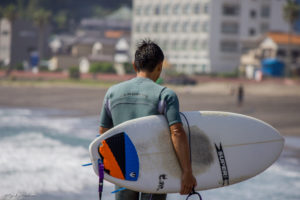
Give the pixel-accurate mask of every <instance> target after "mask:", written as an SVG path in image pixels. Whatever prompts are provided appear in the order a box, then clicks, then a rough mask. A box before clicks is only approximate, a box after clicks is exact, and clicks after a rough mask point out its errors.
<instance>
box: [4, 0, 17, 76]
mask: <svg viewBox="0 0 300 200" xmlns="http://www.w3.org/2000/svg"><path fill="white" fill-rule="evenodd" d="M3 17H4V18H6V19H7V20H8V21H9V22H10V25H11V29H13V28H14V23H15V21H16V19H17V17H18V13H17V8H16V6H15V5H14V4H10V5H8V6H7V7H5V8H4V9H3ZM12 70H13V66H12V65H9V66H8V68H7V70H6V76H9V75H10V73H11V71H12Z"/></svg>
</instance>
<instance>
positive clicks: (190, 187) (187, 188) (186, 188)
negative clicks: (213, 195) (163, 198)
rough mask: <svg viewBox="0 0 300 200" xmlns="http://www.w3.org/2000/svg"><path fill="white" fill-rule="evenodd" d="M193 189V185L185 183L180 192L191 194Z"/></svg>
mask: <svg viewBox="0 0 300 200" xmlns="http://www.w3.org/2000/svg"><path fill="white" fill-rule="evenodd" d="M192 190H193V185H185V186H183V187H182V188H181V191H180V194H189V193H191V192H192Z"/></svg>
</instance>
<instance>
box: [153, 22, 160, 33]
mask: <svg viewBox="0 0 300 200" xmlns="http://www.w3.org/2000/svg"><path fill="white" fill-rule="evenodd" d="M153 32H155V33H157V32H159V23H158V22H156V23H154V25H153Z"/></svg>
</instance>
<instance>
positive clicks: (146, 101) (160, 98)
mask: <svg viewBox="0 0 300 200" xmlns="http://www.w3.org/2000/svg"><path fill="white" fill-rule="evenodd" d="M163 60H164V54H163V52H162V50H161V48H160V47H159V46H158V45H157V44H155V43H154V42H152V41H150V40H143V41H142V42H141V43H140V44H139V45H138V47H137V50H136V52H135V60H134V63H133V67H134V69H135V71H136V74H137V76H136V77H135V78H133V79H131V80H129V81H125V82H122V83H119V84H117V85H114V86H112V87H111V88H109V89H108V91H107V93H106V95H105V98H104V101H103V107H102V111H101V115H100V134H102V133H104V132H106V131H107V130H109V129H110V128H112V127H114V126H116V125H118V124H121V123H123V122H125V121H128V120H131V119H135V118H140V117H145V116H149V115H158V114H163V115H164V116H165V117H166V119H167V121H168V124H169V127H170V133H171V140H172V143H173V147H174V150H175V153H176V155H177V158H178V160H179V163H180V166H181V169H182V176H181V191H180V193H181V194H189V193H190V192H192V189H193V188H194V187H195V186H196V185H197V182H196V179H195V177H194V176H193V174H192V167H191V162H190V153H189V144H188V141H187V137H186V133H185V131H184V129H183V126H182V122H181V119H180V112H179V102H178V98H177V95H176V93H175V92H174V91H172V90H171V89H169V88H166V87H163V86H160V85H158V84H156V83H155V82H156V80H157V79H158V78H159V76H160V74H161V71H162V63H163ZM141 134H143V133H141ZM149 142H150V143H151V141H149ZM116 188H117V189H118V186H116ZM150 196H152V199H153V200H161V199H166V195H165V194H153V195H151V194H144V193H142V199H147V200H148V199H149V197H150ZM138 198H139V193H138V192H135V191H131V190H129V189H126V190H122V191H120V192H118V193H116V200H126V199H130V200H135V199H136V200H137V199H138Z"/></svg>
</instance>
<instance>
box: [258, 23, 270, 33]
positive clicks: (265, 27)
mask: <svg viewBox="0 0 300 200" xmlns="http://www.w3.org/2000/svg"><path fill="white" fill-rule="evenodd" d="M268 30H269V24H266V23H262V24H261V25H260V32H261V33H265V32H268Z"/></svg>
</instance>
